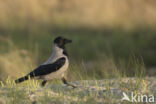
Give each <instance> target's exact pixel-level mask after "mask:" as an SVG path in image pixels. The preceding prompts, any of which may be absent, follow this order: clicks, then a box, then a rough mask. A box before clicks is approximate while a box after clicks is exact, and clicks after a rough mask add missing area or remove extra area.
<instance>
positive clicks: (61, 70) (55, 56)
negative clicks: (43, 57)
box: [15, 36, 76, 88]
mask: <svg viewBox="0 0 156 104" xmlns="http://www.w3.org/2000/svg"><path fill="white" fill-rule="evenodd" d="M67 43H72V40H70V39H66V38H64V37H62V36H58V37H56V38H55V39H54V41H53V52H52V55H51V56H50V58H49V59H48V60H47V61H46V62H44V63H43V64H41V65H39V66H38V67H37V68H35V69H34V70H33V71H31V72H30V73H28V74H27V75H25V76H23V77H21V78H19V79H17V80H15V83H16V84H18V83H21V82H23V81H26V80H28V79H29V78H30V79H33V78H36V79H41V80H43V81H42V83H41V86H45V85H46V83H47V81H49V80H53V79H61V80H62V82H63V83H64V84H66V85H68V86H72V87H73V88H75V87H76V86H74V85H72V84H70V83H68V81H67V80H66V78H65V72H66V71H67V69H68V66H69V56H68V53H67V51H66V47H65V45H66V44H67Z"/></svg>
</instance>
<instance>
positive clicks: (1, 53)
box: [0, 0, 156, 80]
mask: <svg viewBox="0 0 156 104" xmlns="http://www.w3.org/2000/svg"><path fill="white" fill-rule="evenodd" d="M155 5H156V1H155V0H124V1H123V0H96V1H95V0H42V1H41V0H14V1H12V0H0V80H5V79H6V78H7V77H8V76H10V77H11V78H13V79H15V78H17V77H20V76H22V75H24V74H25V73H28V72H29V71H30V70H32V69H33V68H35V67H36V66H38V65H39V64H42V63H43V62H44V61H46V60H47V58H48V57H49V56H50V55H51V52H52V44H53V39H54V38H55V37H56V36H64V37H67V38H69V39H72V40H73V43H72V44H70V45H68V46H67V49H68V53H69V56H70V61H71V64H70V68H69V71H70V73H71V74H67V78H68V79H69V80H78V79H94V78H95V79H102V78H114V77H123V76H136V75H138V74H140V73H144V74H145V75H146V76H155V75H156V12H155V11H156V6H155Z"/></svg>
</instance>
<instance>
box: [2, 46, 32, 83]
mask: <svg viewBox="0 0 156 104" xmlns="http://www.w3.org/2000/svg"><path fill="white" fill-rule="evenodd" d="M10 50H12V51H8V52H6V53H2V54H0V80H6V79H7V77H8V76H10V77H11V78H14V79H15V78H17V77H21V76H22V75H21V74H22V73H23V74H26V73H28V72H29V71H30V70H31V69H32V68H34V65H35V59H34V60H33V58H32V55H31V54H30V53H29V52H28V51H26V50H19V49H17V48H15V47H14V46H12V48H11V49H10Z"/></svg>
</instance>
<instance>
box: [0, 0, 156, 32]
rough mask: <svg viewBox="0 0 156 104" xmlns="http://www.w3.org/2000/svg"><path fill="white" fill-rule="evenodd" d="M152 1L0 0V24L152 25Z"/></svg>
mask: <svg viewBox="0 0 156 104" xmlns="http://www.w3.org/2000/svg"><path fill="white" fill-rule="evenodd" d="M155 5H156V1H155V0H96V1H95V0H78V1H75V0H44V1H39V0H26V1H25V0H14V2H12V1H11V0H5V1H4V0H0V14H1V15H0V22H1V25H0V27H1V28H2V29H7V28H9V27H10V28H11V29H14V28H16V27H18V28H20V29H23V28H25V27H28V28H31V27H33V26H34V24H36V25H41V26H44V25H45V26H48V25H54V26H60V27H66V26H86V27H101V26H108V27H114V26H118V25H119V26H123V27H125V28H129V27H133V26H136V25H138V24H140V25H143V26H153V25H155V24H156V13H155V11H156V6H155Z"/></svg>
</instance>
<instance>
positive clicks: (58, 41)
mask: <svg viewBox="0 0 156 104" xmlns="http://www.w3.org/2000/svg"><path fill="white" fill-rule="evenodd" d="M71 42H72V40H69V39H65V38H64V37H61V36H59V37H57V38H55V40H54V44H57V46H58V47H60V48H64V46H65V44H67V43H71Z"/></svg>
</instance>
